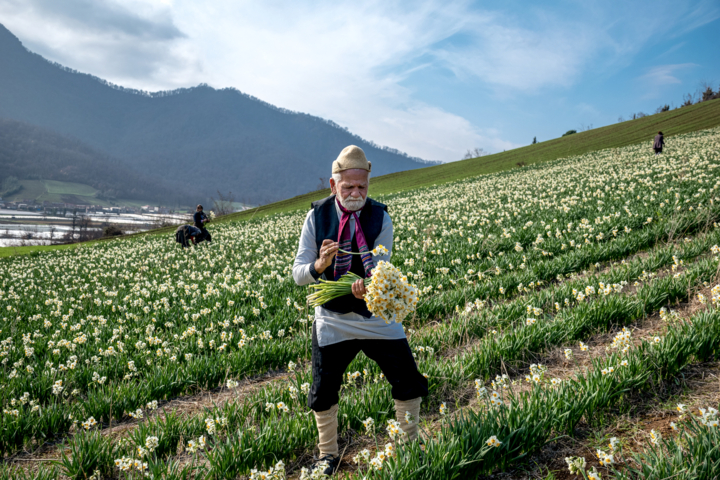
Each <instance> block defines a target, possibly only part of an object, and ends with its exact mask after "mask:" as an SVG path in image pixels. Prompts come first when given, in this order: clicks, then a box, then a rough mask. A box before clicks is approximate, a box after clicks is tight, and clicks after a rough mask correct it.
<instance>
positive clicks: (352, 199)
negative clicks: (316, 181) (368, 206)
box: [330, 169, 369, 212]
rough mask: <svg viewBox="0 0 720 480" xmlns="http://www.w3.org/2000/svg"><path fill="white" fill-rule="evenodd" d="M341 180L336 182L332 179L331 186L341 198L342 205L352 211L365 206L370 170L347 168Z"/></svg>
mask: <svg viewBox="0 0 720 480" xmlns="http://www.w3.org/2000/svg"><path fill="white" fill-rule="evenodd" d="M340 175H341V178H340V181H339V182H338V183H337V184H335V180H334V179H330V188H331V189H332V192H333V193H334V194H335V195H337V197H338V199H339V200H340V205H342V206H343V207H345V208H347V209H348V210H350V211H351V212H356V211H358V210H360V209H362V208H363V207H364V206H365V200H366V199H367V192H368V183H369V180H368V171H367V170H362V169H352V170H345V171H344V172H342V173H341V174H340Z"/></svg>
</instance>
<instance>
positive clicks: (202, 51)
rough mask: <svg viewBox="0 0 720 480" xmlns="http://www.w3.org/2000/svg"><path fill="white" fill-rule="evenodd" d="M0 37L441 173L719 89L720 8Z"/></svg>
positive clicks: (667, 5)
mask: <svg viewBox="0 0 720 480" xmlns="http://www.w3.org/2000/svg"><path fill="white" fill-rule="evenodd" d="M0 23H2V24H4V25H5V26H6V27H7V28H9V29H10V30H11V31H12V32H13V33H15V35H17V36H18V37H19V38H20V40H21V41H23V43H24V44H25V45H26V46H27V47H28V48H30V49H31V50H33V51H36V52H38V53H40V54H42V55H43V56H45V57H46V58H49V59H50V60H54V61H57V62H59V63H62V64H64V65H67V66H69V67H71V68H75V69H77V70H80V71H84V72H88V73H92V74H94V75H97V76H99V77H102V78H105V79H108V80H110V81H112V82H115V83H117V84H120V85H124V86H128V87H134V88H141V89H146V90H160V89H163V90H164V89H172V88H177V87H186V86H192V85H197V84H198V83H208V84H210V85H212V86H214V87H217V88H222V87H235V88H237V89H239V90H241V91H243V92H246V93H248V94H251V95H254V96H256V97H258V98H261V99H263V100H265V101H268V102H270V103H273V104H275V105H278V106H280V107H284V108H288V109H291V110H297V111H302V112H307V113H311V114H314V115H318V116H321V117H324V118H328V119H331V120H333V121H335V122H337V123H339V124H341V125H343V126H346V127H348V128H349V129H350V130H351V131H352V132H354V133H357V134H359V135H361V136H363V137H365V138H368V139H371V140H374V141H375V142H377V143H379V144H381V145H388V146H391V147H395V148H398V149H400V150H403V151H406V152H408V153H410V154H412V155H416V156H420V157H423V158H426V159H431V160H443V161H452V160H457V159H459V158H461V157H462V156H463V154H464V152H465V151H466V150H468V149H472V148H476V147H479V148H483V149H484V150H486V151H489V152H497V151H501V150H504V149H510V148H513V147H516V146H521V145H526V144H528V143H530V142H531V141H532V138H533V137H534V136H537V138H538V140H539V141H543V140H548V139H551V138H555V137H558V136H560V135H561V134H562V133H564V132H565V131H567V130H569V129H576V130H580V129H582V128H586V127H589V126H590V125H592V126H593V127H600V126H603V125H608V124H612V123H615V122H617V121H618V117H620V116H623V117H624V118H628V117H629V116H630V115H631V114H632V113H636V112H640V111H642V112H645V113H652V112H654V111H655V109H656V108H657V107H658V106H660V105H662V104H665V103H668V104H670V105H675V106H677V105H679V104H680V103H681V102H682V97H683V95H684V94H687V93H695V92H696V91H697V90H698V88H699V86H700V83H701V82H703V81H705V82H708V83H710V84H711V85H712V86H713V88H714V89H716V90H717V88H718V87H719V86H720V61H719V60H720V55H718V51H717V45H720V2H718V1H717V0H714V1H684V0H674V1H663V0H656V1H631V2H629V1H627V0H625V1H602V2H589V1H587V2H586V1H582V2H581V1H555V2H552V1H546V2H530V1H526V2H523V1H515V0H505V1H497V2H470V1H455V2H449V1H440V0H425V1H421V0H417V1H408V2H392V1H387V0H385V1H379V0H378V1H365V2H359V1H357V0H356V1H352V2H344V1H327V2H325V1H309V2H303V1H300V0H296V1H293V2H289V1H272V0H269V1H263V2H258V1H251V0H214V1H213V2H201V1H199V0H123V1H119V0H63V1H62V2H58V1H56V0H0Z"/></svg>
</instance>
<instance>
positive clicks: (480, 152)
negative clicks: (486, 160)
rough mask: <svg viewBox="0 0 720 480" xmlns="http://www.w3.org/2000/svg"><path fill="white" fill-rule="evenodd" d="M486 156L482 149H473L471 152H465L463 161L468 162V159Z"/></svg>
mask: <svg viewBox="0 0 720 480" xmlns="http://www.w3.org/2000/svg"><path fill="white" fill-rule="evenodd" d="M487 154H488V152H486V151H485V150H483V149H482V148H478V147H475V148H474V149H473V150H468V151H467V152H465V156H464V157H463V160H468V159H470V158H477V157H482V156H484V155H487Z"/></svg>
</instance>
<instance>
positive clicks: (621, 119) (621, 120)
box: [618, 115, 625, 123]
mask: <svg viewBox="0 0 720 480" xmlns="http://www.w3.org/2000/svg"><path fill="white" fill-rule="evenodd" d="M624 121H625V119H624V118H623V116H622V115H620V116H619V117H618V123H622V122H624Z"/></svg>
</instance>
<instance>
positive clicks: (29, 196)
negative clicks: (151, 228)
mask: <svg viewBox="0 0 720 480" xmlns="http://www.w3.org/2000/svg"><path fill="white" fill-rule="evenodd" d="M20 185H22V189H21V190H20V191H19V192H17V193H14V194H12V195H9V196H7V197H6V198H5V200H6V201H9V202H22V201H27V200H30V201H35V202H39V203H42V202H53V203H74V204H78V205H101V206H103V207H110V206H117V205H127V206H130V207H140V206H142V205H145V204H147V201H146V200H137V199H136V200H126V199H117V200H114V201H108V200H104V199H101V198H98V197H97V194H98V193H99V192H98V190H96V189H95V188H93V187H91V186H90V185H85V184H82V183H73V182H60V181H57V180H20Z"/></svg>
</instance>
